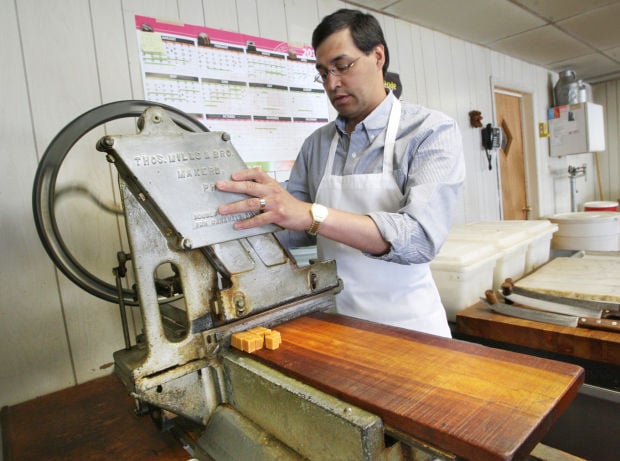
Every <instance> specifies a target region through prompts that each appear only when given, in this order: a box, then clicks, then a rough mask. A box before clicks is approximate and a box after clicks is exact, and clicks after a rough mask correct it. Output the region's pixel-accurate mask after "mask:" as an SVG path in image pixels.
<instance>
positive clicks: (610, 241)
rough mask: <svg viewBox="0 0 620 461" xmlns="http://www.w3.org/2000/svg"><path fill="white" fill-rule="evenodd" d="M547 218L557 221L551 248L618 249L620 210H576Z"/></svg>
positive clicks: (619, 244)
mask: <svg viewBox="0 0 620 461" xmlns="http://www.w3.org/2000/svg"><path fill="white" fill-rule="evenodd" d="M549 220H550V221H551V222H554V223H556V224H557V225H558V231H557V232H556V233H555V235H554V236H553V239H552V241H551V247H552V248H554V249H558V250H590V251H620V213H615V212H612V211H576V212H573V213H562V214H557V215H554V216H551V217H550V218H549Z"/></svg>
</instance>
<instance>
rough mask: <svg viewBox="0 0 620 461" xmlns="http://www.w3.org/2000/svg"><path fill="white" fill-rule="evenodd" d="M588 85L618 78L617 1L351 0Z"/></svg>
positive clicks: (619, 32) (619, 27)
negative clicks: (569, 73) (568, 71)
mask: <svg viewBox="0 0 620 461" xmlns="http://www.w3.org/2000/svg"><path fill="white" fill-rule="evenodd" d="M348 3H350V4H351V5H359V6H360V7H364V8H367V9H369V10H374V11H379V12H381V13H384V14H387V15H390V16H393V17H396V18H400V19H402V20H404V21H408V22H411V23H414V24H419V25H421V26H424V27H427V28H429V29H433V30H437V31H440V32H443V33H445V34H448V35H451V36H453V37H457V38H460V39H463V40H466V41H468V42H472V43H476V44H478V45H481V46H485V47H487V48H490V49H492V50H496V51H499V52H501V53H503V54H507V55H509V56H513V57H515V58H519V59H522V60H524V61H527V62H530V63H532V64H537V65H539V66H542V67H544V68H546V69H550V70H553V71H556V72H559V71H561V70H565V69H572V70H574V71H575V73H576V74H577V78H578V79H582V80H585V81H587V82H589V83H597V82H603V81H607V80H615V79H618V78H620V0H353V1H350V2H348Z"/></svg>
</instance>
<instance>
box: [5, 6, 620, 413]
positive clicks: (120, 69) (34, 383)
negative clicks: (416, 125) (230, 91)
mask: <svg viewBox="0 0 620 461" xmlns="http://www.w3.org/2000/svg"><path fill="white" fill-rule="evenodd" d="M342 6H346V2H340V1H335V0H230V1H221V0H90V1H84V0H48V1H40V0H0V10H1V11H2V14H1V15H0V27H1V30H2V31H3V34H4V40H3V46H2V47H0V58H1V60H0V62H2V68H1V69H0V101H1V104H0V140H1V141H2V145H1V147H0V154H1V155H2V159H3V166H4V168H2V169H1V170H0V175H2V180H1V186H0V197H1V198H2V213H1V221H0V235H1V239H0V252H1V255H2V258H1V263H0V267H1V271H0V286H1V287H2V288H1V290H2V296H1V297H0V405H7V404H14V403H17V402H20V401H24V400H27V399H30V398H33V397H36V396H38V395H42V394H46V393H49V392H52V391H55V390H58V389H61V388H65V387H68V386H71V385H74V384H76V383H80V382H84V381H88V380H90V379H93V378H96V377H98V376H101V375H103V374H107V373H110V371H111V368H110V367H111V362H112V353H113V352H114V351H115V350H118V349H120V348H122V347H123V345H124V344H123V339H122V333H121V327H120V321H119V315H118V307H117V306H116V305H114V304H111V303H107V302H104V301H101V300H99V299H97V298H95V297H93V296H91V295H89V294H87V293H86V292H84V291H83V290H81V289H80V288H78V287H76V286H75V285H74V284H73V283H72V282H70V281H69V280H68V279H67V278H66V277H65V276H64V275H63V274H62V273H60V272H59V271H58V270H57V269H56V268H55V267H54V265H53V264H52V262H51V261H50V259H49V257H48V256H47V254H46V253H45V251H44V249H43V247H42V245H41V244H40V241H39V238H38V236H37V233H36V230H35V227H34V224H33V218H32V209H31V194H32V181H33V178H34V175H35V171H36V168H37V164H38V161H39V160H40V159H41V157H42V156H43V154H44V152H45V149H46V147H47V146H48V145H49V143H50V141H51V140H52V138H53V137H54V136H55V135H56V134H57V133H58V132H59V131H60V130H61V129H62V128H63V126H65V124H67V123H68V122H70V121H71V120H73V119H74V118H75V117H77V116H78V115H80V114H82V113H84V112H86V111H87V110H89V109H91V108H93V107H96V106H98V105H101V104H104V103H107V102H111V101H116V100H123V99H141V98H142V97H143V89H142V81H141V76H140V62H139V57H138V44H137V41H136V33H135V28H134V15H136V14H140V15H145V16H154V17H159V18H165V19H172V20H180V21H184V22H186V23H190V24H197V25H204V26H208V27H214V28H219V29H227V30H231V31H236V32H243V33H248V34H252V35H258V36H263V37H267V38H271V39H278V40H283V41H287V42H289V43H292V44H296V45H297V44H307V43H309V42H310V37H311V33H312V30H313V29H314V27H315V25H316V24H317V23H318V21H319V20H320V18H322V17H323V16H325V15H326V14H329V13H330V12H332V11H334V10H335V9H337V8H340V7H342ZM378 18H379V20H380V22H381V24H382V26H383V27H384V29H385V33H386V37H387V41H388V44H389V46H390V48H391V58H392V66H391V70H393V71H395V72H399V73H400V75H401V79H402V82H403V85H404V91H403V98H404V99H407V100H410V101H413V102H419V103H420V104H424V105H427V106H429V107H432V108H436V109H439V110H442V111H444V112H446V113H448V114H449V115H451V116H453V117H454V118H456V119H457V121H458V123H459V125H460V126H461V128H462V132H463V139H464V146H465V157H466V162H467V172H468V177H467V182H466V184H465V187H464V188H463V193H462V198H461V202H460V205H459V207H458V209H457V215H456V217H455V221H456V222H457V223H462V222H465V221H475V220H488V219H498V218H499V197H498V192H497V191H498V183H497V175H496V172H495V170H493V171H488V169H487V163H486V158H485V156H484V153H483V151H481V149H480V132H479V130H477V129H473V128H471V127H470V126H469V117H468V112H469V111H470V110H472V109H477V110H480V111H481V112H482V113H483V115H484V117H485V118H484V122H485V123H486V122H492V121H493V97H492V91H491V85H492V84H493V83H495V84H501V85H502V86H504V87H507V88H515V89H518V90H521V91H526V92H529V93H531V94H532V99H533V117H534V120H533V122H532V123H533V124H534V125H535V126H537V123H538V122H539V121H543V120H545V119H546V109H547V106H548V104H549V94H550V85H551V84H552V82H551V79H552V78H553V76H552V75H550V74H549V73H548V72H547V71H546V70H544V69H542V68H539V67H536V66H532V65H529V64H527V63H524V62H522V61H519V60H516V59H513V58H510V57H507V56H505V55H501V54H498V53H494V52H490V51H489V50H487V49H484V48H481V47H479V46H476V45H472V44H470V43H466V42H463V41H460V40H457V39H454V38H452V37H449V36H447V35H444V34H440V33H437V32H434V31H431V30H429V29H424V28H422V27H419V26H417V25H413V24H409V23H405V22H403V21H401V20H399V19H396V18H393V17H387V16H382V15H378ZM597 94H598V95H600V97H601V98H602V99H604V100H606V101H608V102H609V104H610V108H609V109H608V124H615V125H613V126H608V130H609V131H612V130H613V131H615V133H616V134H617V132H618V120H619V116H618V106H619V104H618V94H619V91H618V85H617V84H608V85H606V86H604V87H602V88H597ZM612 102H613V108H612V107H611V105H612ZM611 112H613V114H612V113H611ZM118 123H119V124H122V123H123V122H118ZM108 129H110V128H108ZM103 133H104V131H103V128H100V129H98V130H97V132H93V133H89V134H88V136H86V138H85V139H84V141H83V142H80V144H79V145H78V146H77V147H76V149H74V150H72V152H71V154H70V156H68V158H67V160H66V161H65V163H63V168H62V174H61V175H60V177H59V180H58V183H59V185H65V184H73V183H76V182H78V183H80V184H86V185H88V187H89V188H90V189H91V190H92V191H93V192H94V193H96V194H97V195H98V196H101V197H104V198H107V199H108V200H109V201H113V200H117V195H118V193H117V191H116V187H115V186H114V178H115V174H114V172H113V171H111V169H110V168H109V167H108V165H107V163H106V162H105V160H104V159H103V157H102V154H100V153H98V152H96V151H94V149H93V148H92V146H93V145H94V143H95V141H96V140H97V139H98V137H100V136H101V135H102V134H103ZM534 145H535V147H536V152H535V153H534V155H533V157H534V158H535V161H536V167H537V169H538V176H537V179H536V181H537V184H538V186H539V189H540V191H541V198H540V200H539V202H540V203H539V204H538V209H539V210H540V212H539V214H540V215H545V214H551V213H554V212H561V211H568V208H569V206H570V197H569V189H568V185H569V183H568V179H567V178H566V177H558V178H556V177H554V174H555V173H554V172H558V173H557V175H558V176H561V175H562V172H563V171H564V170H565V169H566V168H567V166H568V160H567V159H550V158H549V156H548V147H547V145H548V142H547V140H546V139H536V140H535V141H534ZM610 149H614V150H615V152H616V154H615V157H612V155H608V156H607V157H605V160H604V164H603V168H602V170H603V171H604V172H605V175H606V177H605V188H606V191H607V193H609V194H615V195H618V192H619V191H618V180H617V178H618V176H620V166H619V162H618V157H617V150H618V140H617V137H616V140H615V142H612V143H610ZM571 161H575V162H577V163H576V164H581V163H582V162H589V168H591V167H592V161H591V156H584V158H583V159H571ZM594 184H595V181H594V178H592V177H588V182H587V186H585V187H580V194H581V196H580V198H585V199H592V197H591V196H592V194H593V193H594V191H595V189H596V188H595V186H594ZM582 201H583V200H582ZM57 217H59V221H60V223H59V225H60V227H61V231H62V235H63V238H64V239H65V240H66V241H67V242H68V244H69V246H70V249H71V251H72V253H73V254H74V255H75V256H76V258H77V259H78V260H79V261H80V262H82V263H83V264H84V265H85V266H86V268H87V269H88V270H89V271H91V272H93V273H94V274H96V275H97V276H99V277H100V278H102V279H104V280H106V281H107V282H108V283H114V281H113V278H112V275H111V274H112V268H113V267H115V266H116V265H117V262H116V252H117V251H119V250H121V249H123V250H125V251H128V248H127V244H126V237H125V233H124V231H123V222H122V219H120V218H118V217H116V216H114V215H111V214H107V213H104V212H102V211H101V210H99V209H98V208H96V207H95V206H94V205H93V204H92V202H90V201H88V200H86V199H85V198H83V197H82V198H80V197H67V198H66V199H63V200H62V201H59V203H58V209H57ZM133 314H134V317H135V318H137V317H138V316H137V313H136V312H134V313H133ZM138 323H139V322H136V324H138ZM131 327H132V330H134V331H132V335H133V334H135V330H136V328H138V327H136V326H134V322H131Z"/></svg>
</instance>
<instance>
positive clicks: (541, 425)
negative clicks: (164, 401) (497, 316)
mask: <svg viewBox="0 0 620 461" xmlns="http://www.w3.org/2000/svg"><path fill="white" fill-rule="evenodd" d="M277 329H278V331H280V332H281V334H282V341H283V342H282V345H281V346H280V348H279V349H277V350H275V351H271V350H265V349H263V350H259V351H257V352H255V353H254V354H252V356H254V357H257V358H258V359H259V360H261V361H263V362H264V363H266V364H268V365H269V366H271V367H274V368H276V369H278V370H280V371H282V372H283V373H285V374H288V375H290V376H292V377H294V378H297V379H299V380H301V381H303V382H305V383H307V384H310V385H312V386H314V387H316V388H318V389H320V390H323V391H325V392H327V393H329V394H331V395H334V396H336V397H339V398H341V399H342V400H344V401H347V402H350V403H351V404H353V405H356V406H358V407H360V408H363V409H365V410H368V411H370V412H372V413H374V414H377V415H379V416H380V417H381V418H382V419H383V421H384V424H385V425H386V426H388V427H390V428H393V429H396V430H397V431H401V432H403V433H405V434H408V435H410V436H411V437H414V438H415V439H417V440H421V441H423V442H426V443H428V444H430V445H432V446H435V447H439V448H441V449H443V450H446V451H449V452H452V453H454V454H456V455H458V456H460V457H463V458H466V459H470V460H476V461H485V460H509V459H521V458H523V457H525V456H526V455H527V454H528V453H529V452H530V451H531V450H532V448H533V447H534V446H535V445H536V444H537V443H538V442H539V441H540V440H541V439H542V437H543V436H544V435H545V434H546V432H547V430H548V429H549V428H550V426H551V425H552V424H553V423H554V422H555V421H556V420H557V418H558V417H559V416H560V414H561V413H562V412H563V411H564V410H565V409H566V407H567V406H568V405H569V404H570V402H571V401H572V400H573V398H574V397H575V395H576V393H577V391H578V389H579V388H580V386H581V384H582V382H583V369H582V368H580V367H577V366H575V365H571V364H566V363H562V362H557V361H552V360H547V359H543V358H538V357H533V356H529V355H524V354H517V353H514V352H509V351H503V350H500V349H492V348H489V347H485V346H481V345H478V344H473V343H468V342H464V341H457V340H450V339H446V338H440V337H436V336H431V335H426V334H423V333H418V332H414V331H409V330H402V329H398V328H393V327H389V326H385V325H379V324H375V323H371V322H365V321H362V320H357V319H353V318H350V317H344V316H338V315H332V314H326V313H317V314H312V315H309V316H305V317H301V318H298V319H295V320H292V321H290V322H287V323H285V324H283V325H280V326H278V327H277Z"/></svg>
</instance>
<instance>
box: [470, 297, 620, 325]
mask: <svg viewBox="0 0 620 461" xmlns="http://www.w3.org/2000/svg"><path fill="white" fill-rule="evenodd" d="M480 299H481V300H482V301H483V302H484V303H485V304H486V305H487V306H489V308H490V309H491V310H493V311H495V312H498V313H500V314H504V315H508V316H511V317H518V318H521V319H526V320H534V321H536V322H543V323H552V324H554V325H562V326H567V327H581V328H592V329H596V330H606V331H613V332H616V333H620V320H612V319H597V318H591V317H575V316H571V315H563V314H556V313H553V312H545V311H539V310H536V309H528V308H525V307H518V306H515V305H510V304H505V303H502V302H499V301H498V302H495V303H490V302H489V301H487V300H486V299H485V298H480Z"/></svg>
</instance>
